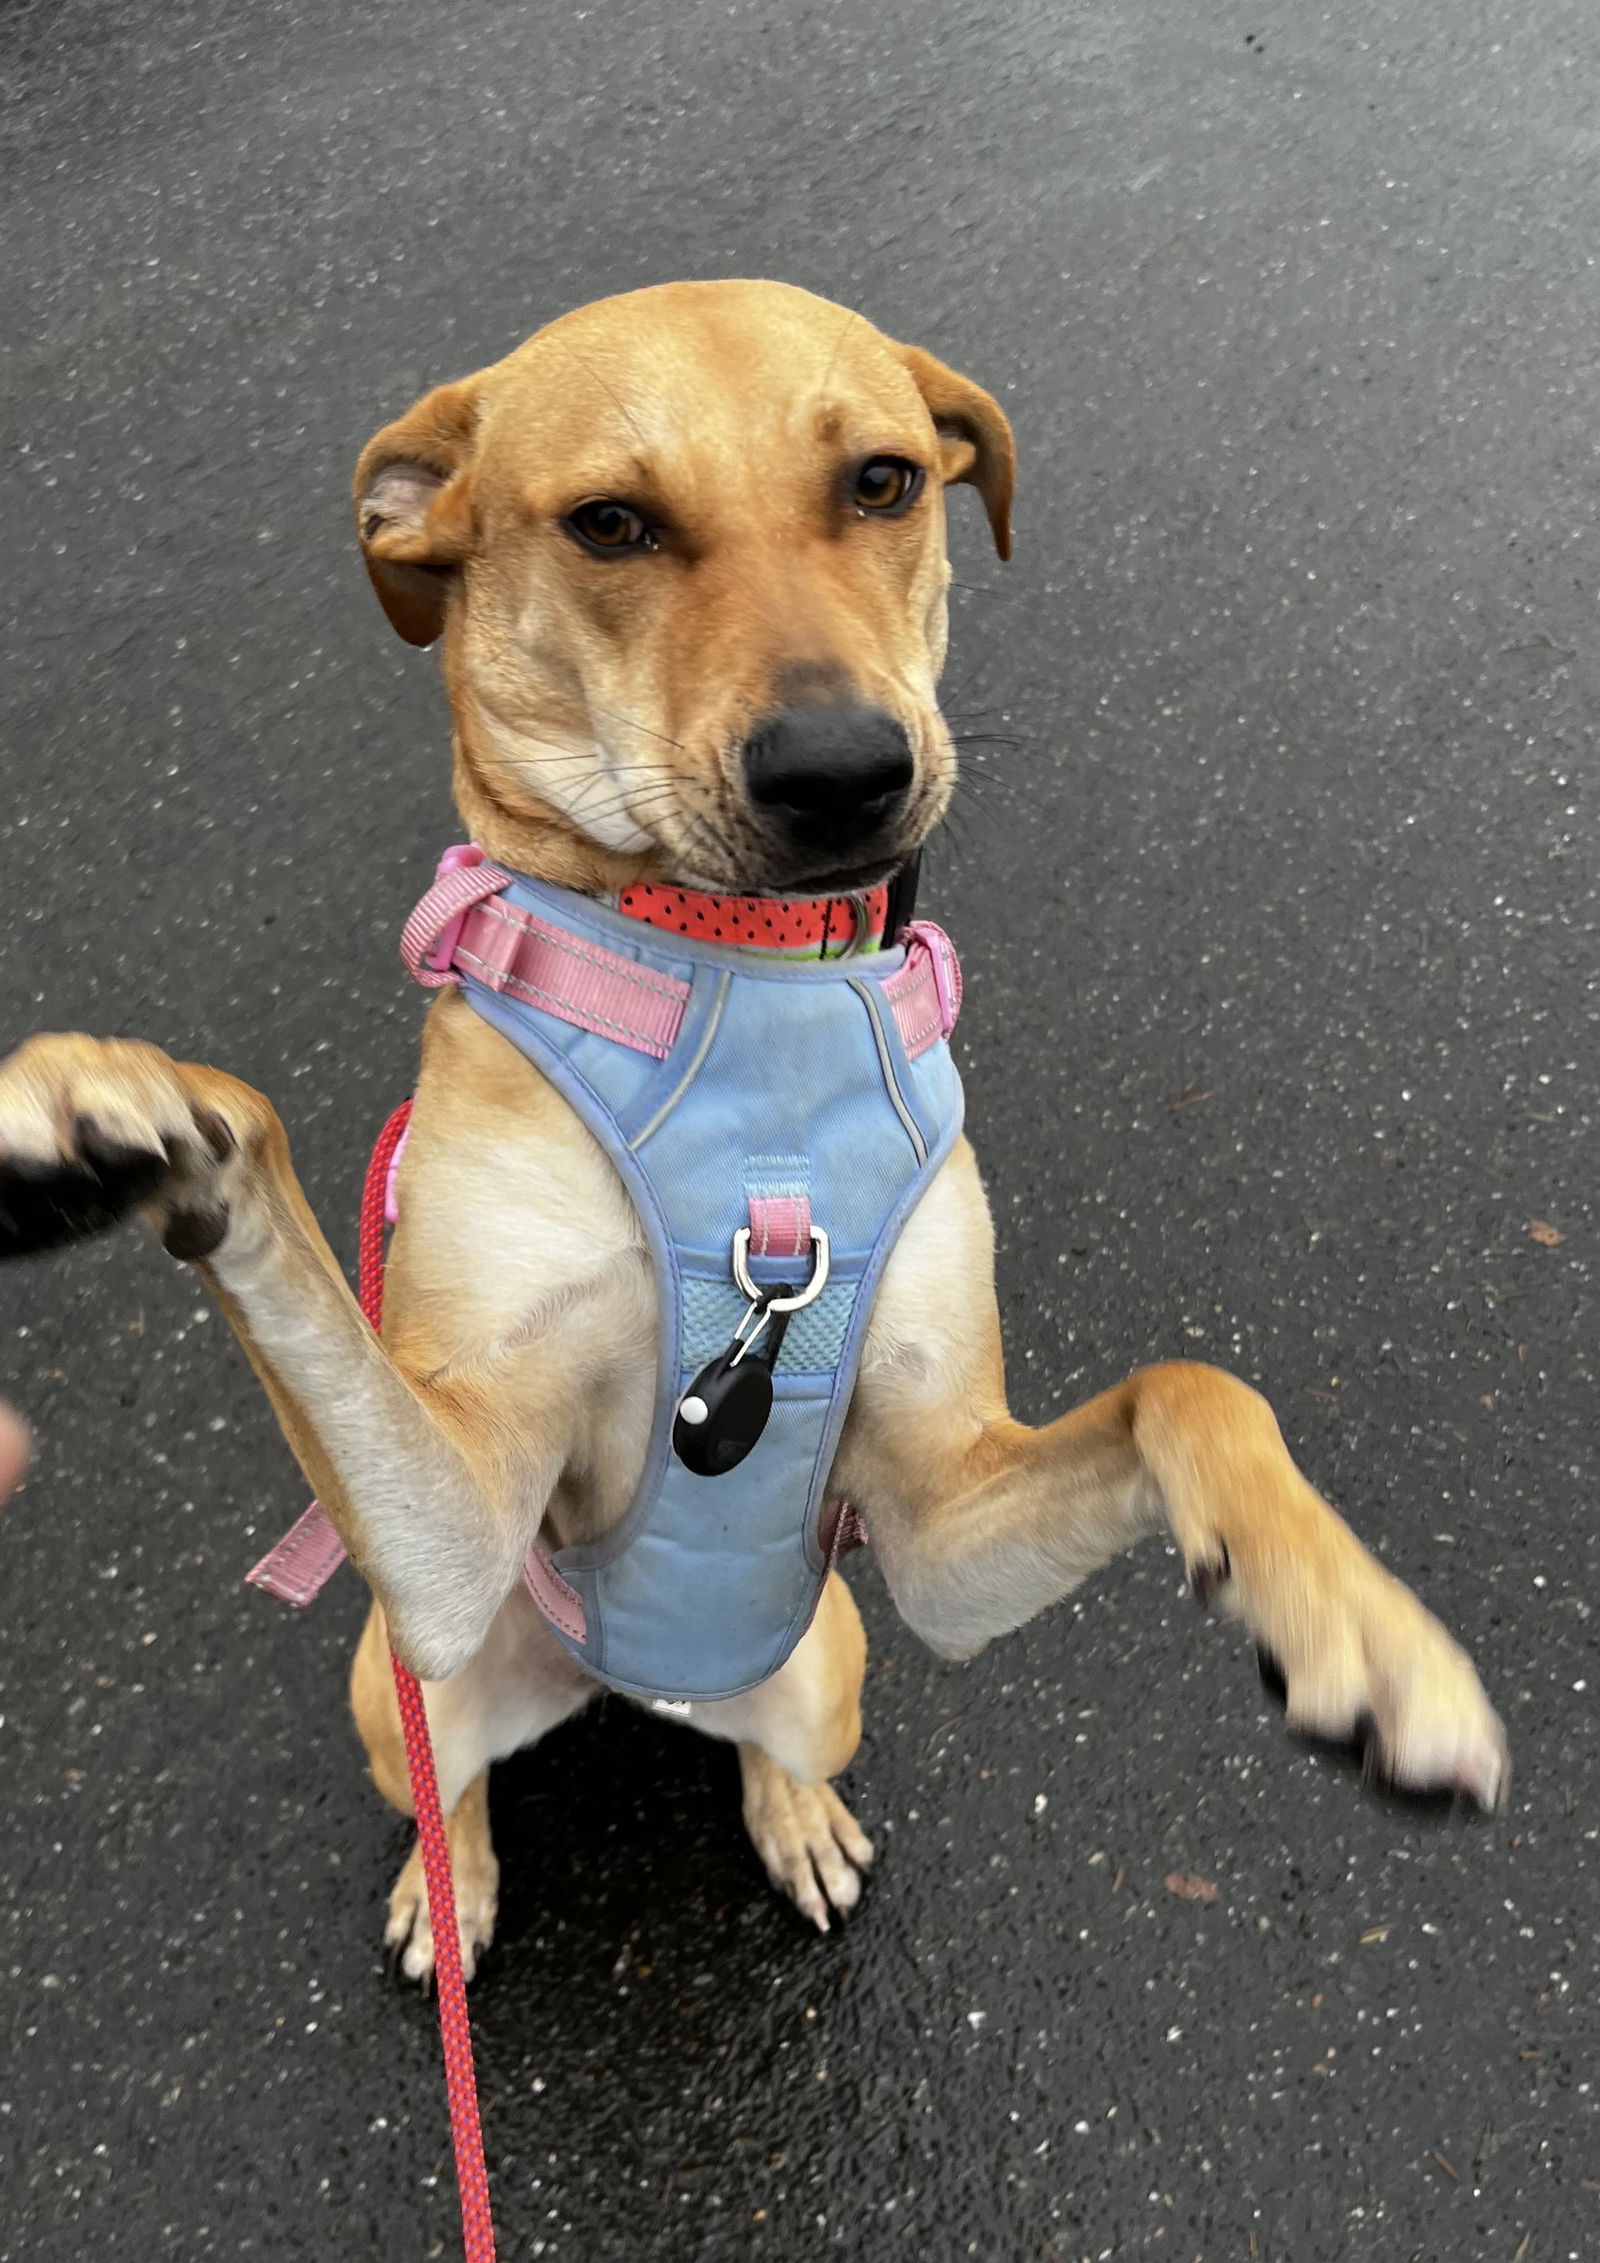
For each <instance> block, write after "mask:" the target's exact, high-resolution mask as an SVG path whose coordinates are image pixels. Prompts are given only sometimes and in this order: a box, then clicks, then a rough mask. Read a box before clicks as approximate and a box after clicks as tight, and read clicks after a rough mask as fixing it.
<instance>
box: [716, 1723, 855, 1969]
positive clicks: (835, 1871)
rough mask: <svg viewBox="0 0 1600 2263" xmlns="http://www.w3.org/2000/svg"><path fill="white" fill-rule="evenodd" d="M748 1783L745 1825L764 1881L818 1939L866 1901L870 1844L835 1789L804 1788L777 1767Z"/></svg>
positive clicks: (749, 1775)
mask: <svg viewBox="0 0 1600 2263" xmlns="http://www.w3.org/2000/svg"><path fill="white" fill-rule="evenodd" d="M760 1762H761V1765H759V1766H758V1767H756V1768H754V1769H748V1770H747V1771H746V1776H745V1799H744V1820H745V1828H746V1830H747V1831H748V1832H749V1833H750V1838H751V1841H752V1843H753V1845H754V1847H755V1850H756V1852H757V1854H758V1855H760V1857H761V1859H762V1861H763V1863H764V1864H765V1865H766V1871H767V1876H768V1877H769V1878H770V1879H771V1880H772V1883H773V1884H774V1885H775V1886H776V1887H777V1889H778V1891H779V1893H780V1894H786V1895H787V1896H788V1898H789V1900H790V1901H792V1902H793V1903H794V1906H795V1908H796V1909H797V1910H799V1912H800V1914H801V1916H802V1917H806V1918H809V1919H810V1921H811V1923H812V1924H813V1925H814V1926H815V1927H816V1928H817V1931H818V1932H819V1933H826V1932H827V1931H828V1930H829V1929H830V1925H831V1922H832V1918H833V1917H834V1916H838V1917H841V1918H844V1917H848V1916H849V1914H850V1912H851V1911H852V1910H853V1909H854V1908H855V1906H856V1903H857V1902H858V1901H859V1900H860V1899H861V1885H862V1880H863V1878H864V1877H865V1875H866V1873H867V1871H868V1869H869V1868H870V1867H871V1863H872V1855H873V1847H872V1841H871V1840H870V1839H869V1838H868V1837H867V1834H866V1832H865V1831H863V1830H862V1828H861V1826H860V1824H859V1823H858V1822H857V1821H856V1819H855V1817H854V1816H853V1815H852V1814H851V1812H850V1810H849V1808H848V1807H846V1805H845V1803H844V1801H843V1800H842V1799H841V1798H840V1797H839V1795H838V1793H837V1792H836V1791H835V1790H834V1788H833V1786H832V1785H831V1784H800V1783H796V1781H795V1779H794V1778H793V1777H792V1776H791V1775H789V1774H788V1773H787V1771H786V1770H784V1769H782V1768H780V1767H779V1766H778V1764H777V1762H776V1761H775V1760H767V1759H766V1757H765V1755H761V1756H760Z"/></svg>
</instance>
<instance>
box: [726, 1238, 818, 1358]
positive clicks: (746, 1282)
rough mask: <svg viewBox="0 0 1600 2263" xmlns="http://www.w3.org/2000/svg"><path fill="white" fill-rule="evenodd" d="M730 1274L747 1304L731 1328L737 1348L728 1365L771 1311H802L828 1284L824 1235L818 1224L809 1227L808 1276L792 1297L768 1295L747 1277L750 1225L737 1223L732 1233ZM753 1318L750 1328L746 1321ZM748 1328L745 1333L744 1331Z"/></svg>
mask: <svg viewBox="0 0 1600 2263" xmlns="http://www.w3.org/2000/svg"><path fill="white" fill-rule="evenodd" d="M733 1277H734V1279H735V1281H736V1282H737V1283H738V1285H739V1287H740V1289H741V1291H742V1292H743V1293H744V1295H745V1296H747V1297H748V1298H749V1299H750V1307H749V1310H748V1311H747V1312H746V1314H745V1316H744V1318H743V1319H742V1320H741V1321H740V1323H739V1325H738V1327H737V1328H736V1329H735V1330H734V1332H733V1340H734V1342H735V1343H736V1344H737V1345H738V1347H739V1349H738V1350H737V1351H736V1352H735V1353H734V1355H733V1360H732V1363H731V1364H732V1365H733V1366H735V1367H737V1366H738V1364H739V1362H740V1360H741V1359H743V1357H744V1355H745V1353H746V1352H747V1351H749V1350H750V1349H751V1348H752V1347H753V1345H754V1344H755V1343H756V1342H757V1341H758V1340H759V1338H760V1335H761V1332H762V1330H763V1329H764V1328H765V1327H766V1325H767V1322H768V1321H769V1320H770V1319H771V1318H772V1315H773V1314H774V1313H775V1312H784V1313H788V1312H803V1311H804V1310H805V1308H806V1306H807V1305H808V1304H815V1303H816V1301H817V1299H818V1297H819V1296H821V1294H822V1292H823V1290H824V1289H825V1288H826V1287H827V1285H828V1237H827V1235H826V1234H825V1233H824V1232H823V1230H822V1228H821V1227H820V1226H813V1227H812V1229H811V1278H810V1279H809V1280H808V1281H807V1283H806V1285H805V1287H804V1288H803V1289H800V1290H797V1292H796V1293H795V1294H794V1295H793V1296H792V1297H769V1296H767V1295H766V1293H765V1292H764V1291H763V1290H762V1289H760V1288H758V1287H757V1286H756V1283H755V1282H754V1281H753V1280H752V1279H751V1278H750V1228H749V1227H748V1226H741V1227H740V1228H739V1231H738V1232H737V1233H736V1234H735V1235H734V1237H733ZM752 1321H754V1322H755V1326H754V1327H753V1328H752V1327H751V1326H750V1323H751V1322H752ZM746 1329H749V1331H750V1332H749V1334H748V1335H746V1333H745V1331H746Z"/></svg>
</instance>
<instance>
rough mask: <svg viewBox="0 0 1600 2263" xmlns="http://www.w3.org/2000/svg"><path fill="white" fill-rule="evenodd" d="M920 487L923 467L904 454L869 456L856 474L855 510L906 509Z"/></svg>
mask: <svg viewBox="0 0 1600 2263" xmlns="http://www.w3.org/2000/svg"><path fill="white" fill-rule="evenodd" d="M921 486H922V466H921V465H920V464H912V463H908V462H907V461H906V459H905V457H904V456H871V457H869V458H868V460H867V461H866V462H865V463H864V464H863V465H862V467H861V469H860V470H859V471H858V472H857V473H856V484H855V504H856V509H857V510H858V511H879V512H883V511H906V510H909V509H910V508H911V505H912V504H913V503H914V502H915V501H916V499H917V495H918V492H919V490H920V489H921Z"/></svg>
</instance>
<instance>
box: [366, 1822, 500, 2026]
mask: <svg viewBox="0 0 1600 2263" xmlns="http://www.w3.org/2000/svg"><path fill="white" fill-rule="evenodd" d="M450 1865H451V1870H452V1873H453V1877H454V1883H455V1894H456V1925H457V1928H458V1930H459V1932H460V1935H461V1970H462V1974H463V1977H464V1978H466V1979H468V1980H470V1979H471V1978H472V1976H473V1974H474V1973H475V1972H476V1971H477V1969H478V1959H479V1958H480V1957H481V1956H482V1955H483V1952H484V1950H485V1949H486V1948H487V1947H488V1946H489V1943H490V1942H491V1941H492V1940H493V1939H494V1924H495V1918H496V1916H497V1914H498V1911H499V1906H500V1864H499V1862H498V1860H497V1859H496V1857H495V1853H494V1849H493V1848H492V1847H489V1846H482V1847H480V1846H476V1845H473V1844H472V1843H471V1842H470V1841H468V1840H467V1839H466V1838H465V1837H464V1835H463V1836H462V1840H461V1843H460V1844H457V1843H456V1842H455V1839H454V1838H453V1839H452V1843H451V1848H450ZM383 1946H384V1951H385V1953H386V1955H387V1957H388V1959H389V1963H390V1965H391V1967H392V1968H393V1969H394V1970H395V1971H397V1972H401V1973H403V1974H404V1975H405V1977H406V1979H407V1980H414V1981H416V1983H417V1984H418V1986H419V1987H420V1988H421V1989H422V1992H423V1994H424V1995H426V1994H427V1993H428V1992H429V1991H430V1990H431V1989H432V1987H433V1968H434V1954H433V1927H432V1925H431V1923H430V1922H429V1918H428V1888H427V1881H426V1879H425V1878H424V1876H423V1869H422V1849H421V1847H420V1846H414V1847H413V1848H412V1850H411V1855H410V1859H409V1860H408V1862H407V1863H406V1866H405V1868H404V1869H403V1870H402V1871H401V1873H400V1875H399V1877H398V1878H397V1879H396V1880H395V1882H394V1891H393V1892H392V1893H391V1894H390V1896H389V1917H388V1922H387V1924H386V1925H385V1926H384V1929H383Z"/></svg>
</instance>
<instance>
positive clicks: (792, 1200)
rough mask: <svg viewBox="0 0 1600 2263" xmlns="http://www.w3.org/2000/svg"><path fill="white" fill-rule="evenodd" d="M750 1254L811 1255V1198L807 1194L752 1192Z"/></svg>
mask: <svg viewBox="0 0 1600 2263" xmlns="http://www.w3.org/2000/svg"><path fill="white" fill-rule="evenodd" d="M750 1254H751V1256H752V1257H809V1256H810V1255H811V1201H810V1197H809V1196H807V1195H803V1194H753V1195H751V1197H750Z"/></svg>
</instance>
